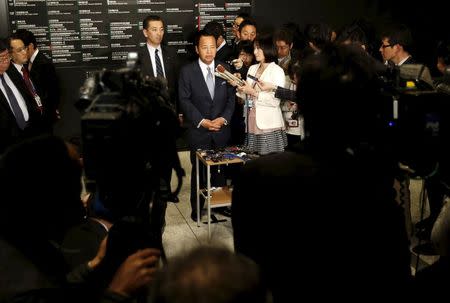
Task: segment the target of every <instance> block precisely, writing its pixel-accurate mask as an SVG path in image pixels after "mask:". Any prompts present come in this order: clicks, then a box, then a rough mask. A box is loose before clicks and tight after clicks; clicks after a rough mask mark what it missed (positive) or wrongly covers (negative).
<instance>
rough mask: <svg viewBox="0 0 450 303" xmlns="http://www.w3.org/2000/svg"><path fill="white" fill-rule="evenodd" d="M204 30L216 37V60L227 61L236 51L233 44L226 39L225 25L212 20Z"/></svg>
mask: <svg viewBox="0 0 450 303" xmlns="http://www.w3.org/2000/svg"><path fill="white" fill-rule="evenodd" d="M204 30H205V31H206V32H208V33H210V34H212V35H213V36H214V38H216V46H217V52H216V57H215V60H217V61H222V62H227V61H229V60H230V59H235V58H232V57H233V55H234V53H233V49H232V48H231V46H229V45H228V44H227V40H226V39H225V31H224V30H223V25H222V24H221V23H219V22H217V21H210V22H208V23H207V24H206V25H205V28H204Z"/></svg>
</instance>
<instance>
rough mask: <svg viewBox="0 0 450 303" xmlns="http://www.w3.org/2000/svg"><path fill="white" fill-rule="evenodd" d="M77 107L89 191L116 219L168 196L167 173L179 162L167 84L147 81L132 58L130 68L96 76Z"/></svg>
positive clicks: (82, 92) (132, 56)
mask: <svg viewBox="0 0 450 303" xmlns="http://www.w3.org/2000/svg"><path fill="white" fill-rule="evenodd" d="M76 106H77V107H78V109H79V110H81V112H82V117H81V131H82V156H83V161H84V169H85V176H86V179H87V186H88V190H90V191H94V192H97V193H98V196H99V198H100V200H101V201H102V202H103V203H104V204H105V206H106V207H107V208H108V209H109V210H111V211H112V212H114V213H115V217H121V216H123V215H129V214H130V213H132V212H138V211H137V210H138V209H139V208H140V207H141V206H142V205H144V207H146V206H147V205H148V202H149V201H150V200H152V197H153V198H154V196H155V194H156V195H158V196H162V195H167V192H165V191H167V190H169V188H170V187H168V185H167V184H170V180H167V179H168V178H167V177H166V175H167V174H166V173H165V172H166V171H167V170H168V169H170V171H171V169H172V166H173V163H174V162H176V159H178V154H177V150H176V142H175V140H176V136H175V135H171V134H174V133H175V128H176V127H177V126H178V122H177V121H178V120H177V117H176V114H175V110H174V108H173V105H172V103H171V102H170V100H169V95H168V90H167V85H166V83H165V80H164V79H160V78H153V77H152V78H149V77H147V78H146V77H143V76H142V74H141V70H140V65H139V58H138V56H137V54H136V53H130V54H129V56H128V59H127V64H126V67H124V68H120V69H116V70H101V71H96V72H92V73H90V75H89V77H88V78H87V79H86V80H85V82H84V84H83V86H82V87H81V88H80V100H79V102H78V103H77V104H76ZM175 157H176V159H175ZM178 161H179V159H178ZM178 183H179V185H178V187H179V188H181V179H179V180H178ZM179 188H177V190H178V191H179Z"/></svg>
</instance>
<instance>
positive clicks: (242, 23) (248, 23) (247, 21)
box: [239, 19, 258, 32]
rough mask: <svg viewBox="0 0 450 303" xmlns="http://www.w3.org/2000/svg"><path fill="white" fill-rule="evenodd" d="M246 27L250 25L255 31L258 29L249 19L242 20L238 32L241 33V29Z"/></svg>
mask: <svg viewBox="0 0 450 303" xmlns="http://www.w3.org/2000/svg"><path fill="white" fill-rule="evenodd" d="M247 25H252V26H254V27H255V28H256V29H258V27H257V26H256V22H255V21H253V20H251V19H244V21H242V22H241V24H240V25H239V32H242V29H243V28H244V27H245V26H247Z"/></svg>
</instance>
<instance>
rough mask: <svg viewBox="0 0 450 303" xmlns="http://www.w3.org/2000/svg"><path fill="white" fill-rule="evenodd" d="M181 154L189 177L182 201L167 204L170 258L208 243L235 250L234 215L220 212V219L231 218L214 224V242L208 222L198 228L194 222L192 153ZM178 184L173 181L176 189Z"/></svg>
mask: <svg viewBox="0 0 450 303" xmlns="http://www.w3.org/2000/svg"><path fill="white" fill-rule="evenodd" d="M179 155H180V160H181V164H182V166H183V168H184V170H185V171H186V176H185V177H184V179H183V186H182V189H181V192H180V195H179V199H180V202H179V203H170V202H169V203H168V205H167V211H166V227H165V230H164V235H163V244H164V249H165V252H166V255H167V257H168V258H170V257H171V256H174V255H177V254H179V253H182V252H183V251H187V250H190V249H191V248H193V247H195V246H197V245H200V244H205V243H213V244H218V245H222V246H225V247H228V248H230V249H231V250H233V231H232V228H231V220H230V218H226V217H223V216H221V215H219V214H217V215H216V216H217V218H218V219H227V221H226V222H221V223H216V224H211V241H208V225H207V224H204V223H201V226H200V227H198V226H197V223H196V222H194V221H192V219H191V204H190V202H189V196H190V180H191V163H190V160H189V152H188V151H185V152H179ZM173 175H175V174H173ZM174 179H175V177H174ZM175 185H176V181H175V180H172V188H175ZM203 221H206V216H203ZM203 221H202V222H203Z"/></svg>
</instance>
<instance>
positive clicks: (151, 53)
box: [139, 15, 178, 107]
mask: <svg viewBox="0 0 450 303" xmlns="http://www.w3.org/2000/svg"><path fill="white" fill-rule="evenodd" d="M142 32H143V34H144V36H145V38H146V40H147V43H146V44H145V45H144V47H142V48H141V50H140V52H139V60H140V61H141V72H142V74H143V75H144V76H146V77H161V78H164V79H166V83H167V87H168V89H169V95H170V99H171V101H172V103H173V105H174V106H175V107H176V100H177V93H178V92H177V89H176V85H177V79H176V72H177V65H176V63H175V62H176V60H177V58H176V52H175V50H174V49H173V48H170V47H167V46H165V45H163V44H162V41H163V38H164V22H163V20H162V19H161V17H159V16H155V15H150V16H147V17H146V18H145V19H144V21H143V24H142ZM156 53H158V57H156V56H155V54H156ZM156 60H159V62H160V63H161V68H162V69H161V70H159V74H158V62H157V61H156Z"/></svg>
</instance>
